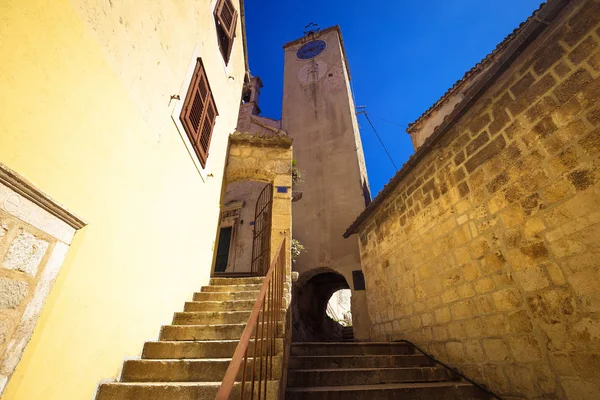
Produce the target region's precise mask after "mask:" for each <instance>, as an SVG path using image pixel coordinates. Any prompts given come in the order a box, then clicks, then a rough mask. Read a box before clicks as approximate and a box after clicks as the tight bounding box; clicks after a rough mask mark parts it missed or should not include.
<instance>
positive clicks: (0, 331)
mask: <svg viewBox="0 0 600 400" xmlns="http://www.w3.org/2000/svg"><path fill="white" fill-rule="evenodd" d="M54 243H56V239H55V238H53V237H52V236H50V235H48V234H46V233H44V232H42V231H40V230H38V229H36V228H34V227H32V226H31V225H29V224H26V223H24V222H22V221H21V220H19V219H17V218H15V217H13V216H12V215H10V214H8V213H7V212H5V211H3V210H1V209H0V360H1V361H2V362H1V363H0V375H2V376H0V380H5V379H6V377H5V375H8V374H10V373H12V369H13V368H14V364H16V362H18V358H20V356H21V354H20V352H19V353H17V354H12V353H11V354H5V353H7V347H8V346H9V343H12V344H14V343H16V342H18V341H20V340H22V339H25V340H27V341H28V340H29V336H28V335H27V337H25V338H21V337H20V336H23V335H25V330H24V329H23V326H22V316H23V314H24V313H25V310H26V308H27V305H28V304H29V303H30V302H31V301H32V300H33V298H34V295H35V292H36V287H37V286H38V281H39V280H40V279H42V277H43V275H44V274H43V270H44V267H45V264H46V261H47V260H48V258H49V257H50V254H51V253H52V251H51V248H52V246H53V245H54ZM34 322H35V321H34ZM11 339H15V340H12V341H11ZM13 353H14V352H13ZM14 357H17V358H16V359H15V360H13V359H9V358H14ZM4 383H5V382H0V385H1V386H3V385H4Z"/></svg>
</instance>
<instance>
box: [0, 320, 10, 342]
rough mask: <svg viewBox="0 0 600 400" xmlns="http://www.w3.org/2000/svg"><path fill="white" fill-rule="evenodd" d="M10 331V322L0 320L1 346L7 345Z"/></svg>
mask: <svg viewBox="0 0 600 400" xmlns="http://www.w3.org/2000/svg"><path fill="white" fill-rule="evenodd" d="M9 330H10V321H9V320H8V319H5V318H0V346H3V345H4V343H6V341H7V339H8V337H7V335H8V331H9Z"/></svg>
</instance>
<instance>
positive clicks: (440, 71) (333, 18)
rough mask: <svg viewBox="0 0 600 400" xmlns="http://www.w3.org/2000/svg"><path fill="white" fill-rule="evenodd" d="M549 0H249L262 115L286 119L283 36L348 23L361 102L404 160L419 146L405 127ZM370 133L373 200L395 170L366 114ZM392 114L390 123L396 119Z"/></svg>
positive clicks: (365, 132) (345, 30) (364, 130)
mask: <svg viewBox="0 0 600 400" xmlns="http://www.w3.org/2000/svg"><path fill="white" fill-rule="evenodd" d="M539 4H540V0H503V1H497V0H451V1H449V0H428V1H409V0H381V1H372V2H369V1H358V0H345V1H344V0H303V1H298V0H278V1H276V0H246V1H245V11H246V29H247V39H248V55H249V63H250V71H251V72H252V74H253V75H258V76H260V77H261V79H262V81H263V83H264V87H263V89H262V91H261V99H260V108H261V110H262V115H263V116H265V117H270V118H276V119H278V118H280V116H281V97H282V87H283V50H282V46H283V44H284V43H286V42H288V41H291V40H294V39H297V38H298V37H301V36H302V33H303V28H304V26H306V25H307V24H308V23H309V22H314V23H316V24H318V25H319V26H320V27H321V28H326V27H328V26H331V25H336V24H337V25H340V27H341V29H342V34H343V37H344V44H345V46H346V53H347V56H348V61H349V64H350V73H351V75H352V84H353V86H354V95H355V96H356V98H355V102H356V105H366V106H367V109H368V111H369V115H370V117H371V121H372V122H373V124H374V126H375V128H376V129H377V131H378V133H379V135H380V136H381V138H382V140H383V142H384V144H385V145H386V147H387V149H388V150H389V152H390V154H391V156H392V158H393V159H394V161H395V163H396V165H397V166H398V167H401V165H402V164H403V163H404V162H405V161H406V160H407V159H408V157H410V155H411V154H412V153H413V147H412V144H411V142H410V137H409V136H408V134H407V133H406V130H405V129H406V125H407V124H408V123H409V122H412V121H414V120H415V119H417V118H418V117H419V115H421V114H422V113H423V112H424V111H425V110H426V109H428V108H429V107H430V106H431V105H432V104H433V103H434V102H435V101H437V100H438V99H439V98H440V96H442V95H443V94H444V92H446V90H447V89H448V88H449V87H451V86H452V85H453V84H454V82H456V81H457V80H458V79H460V78H461V77H462V76H463V75H464V73H465V72H466V71H467V70H469V69H470V68H471V67H473V66H474V65H475V64H476V63H477V62H478V61H480V60H481V59H482V58H483V57H485V55H486V54H488V53H489V52H490V51H492V50H493V49H494V48H495V47H496V44H498V43H499V42H500V41H502V39H504V38H505V37H506V36H507V35H508V34H509V33H510V32H511V31H512V30H513V29H514V28H516V27H517V26H518V25H519V24H520V23H521V22H522V21H524V20H525V19H526V18H527V17H528V16H529V15H530V14H531V13H532V12H533V11H534V10H535V9H537V8H538V7H539ZM358 120H359V123H360V129H361V137H362V141H363V147H364V152H365V157H366V161H367V170H368V174H369V182H370V184H371V193H372V195H373V197H375V195H376V194H377V193H378V192H379V191H380V190H381V189H382V188H383V185H384V184H386V183H387V182H388V181H389V179H390V178H391V177H392V176H393V175H394V173H395V169H394V167H393V166H392V164H391V162H390V160H389V159H388V158H387V156H386V155H385V152H384V150H383V148H382V147H381V145H380V144H379V141H378V140H377V137H376V136H375V134H374V132H373V130H372V129H371V127H370V126H369V125H368V123H367V121H366V120H365V119H364V116H359V119H358ZM388 121H389V122H388Z"/></svg>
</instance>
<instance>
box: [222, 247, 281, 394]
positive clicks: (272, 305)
mask: <svg viewBox="0 0 600 400" xmlns="http://www.w3.org/2000/svg"><path fill="white" fill-rule="evenodd" d="M275 254H276V256H275V257H274V259H273V260H272V261H271V263H270V265H269V269H268V271H267V273H266V275H265V280H264V281H263V284H262V286H261V288H260V291H259V293H258V298H257V299H256V303H255V304H254V307H253V308H252V312H251V313H250V318H248V323H247V324H246V327H245V328H244V331H243V332H242V335H241V337H240V341H239V343H238V345H237V347H236V349H235V352H234V354H233V357H232V359H231V362H230V363H229V366H228V367H227V371H226V372H225V376H224V377H223V381H222V382H221V386H220V387H219V391H218V392H217V396H216V399H217V400H229V397H230V396H231V393H232V391H233V387H234V385H235V381H236V378H237V375H238V373H239V370H240V367H241V366H242V364H243V368H244V371H243V373H242V386H241V389H240V390H241V394H240V397H241V398H242V399H244V396H245V391H246V368H247V365H248V347H249V344H250V339H251V337H252V333H254V352H253V353H252V383H251V385H250V399H254V382H256V380H255V378H256V374H255V372H256V366H257V364H259V373H258V399H259V400H260V399H261V394H262V388H263V367H262V366H263V358H264V361H265V362H264V364H265V369H264V372H265V374H264V398H267V394H268V393H267V390H268V381H269V380H270V379H272V378H273V357H274V356H275V354H276V350H277V345H276V340H277V338H278V337H279V335H280V333H282V332H281V331H280V329H279V328H280V327H279V324H280V322H281V321H280V320H281V314H282V313H281V308H282V306H283V296H284V294H285V293H284V282H285V278H286V268H287V260H286V257H285V255H286V238H285V237H284V238H283V240H282V242H281V245H280V247H279V251H278V252H277V253H275ZM261 311H262V318H261V315H260V314H261ZM265 314H266V315H267V320H266V331H267V332H266V333H267V336H266V337H265ZM261 319H262V321H261ZM259 329H260V330H261V334H260V353H259V352H257V350H258V336H259V335H258V330H259ZM263 349H264V352H263ZM257 357H259V358H260V361H259V362H258V363H257ZM280 364H281V365H280V368H281V367H283V365H284V364H285V363H283V362H282V363H280Z"/></svg>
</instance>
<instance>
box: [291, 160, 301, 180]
mask: <svg viewBox="0 0 600 400" xmlns="http://www.w3.org/2000/svg"><path fill="white" fill-rule="evenodd" d="M299 182H302V173H301V172H300V170H299V169H298V167H297V166H296V159H295V158H294V159H293V160H292V183H299Z"/></svg>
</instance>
